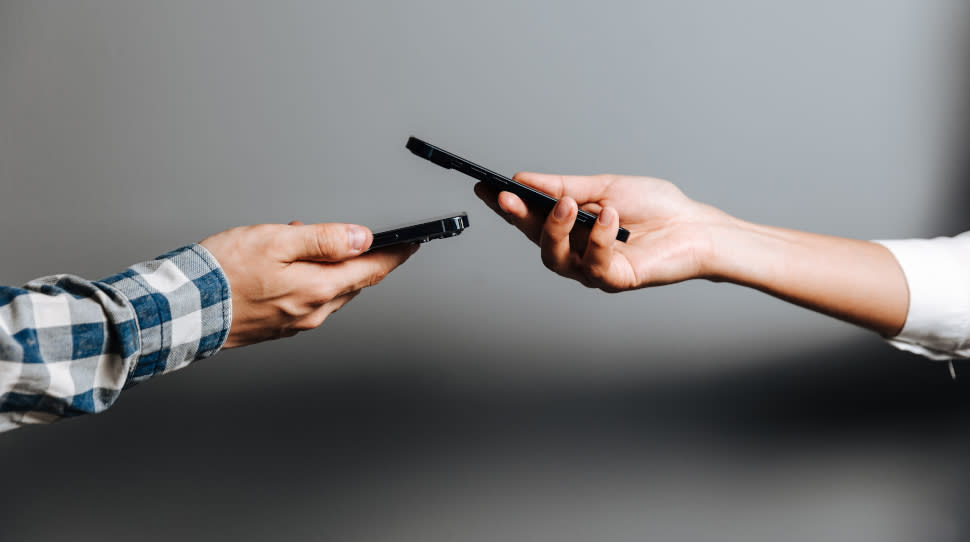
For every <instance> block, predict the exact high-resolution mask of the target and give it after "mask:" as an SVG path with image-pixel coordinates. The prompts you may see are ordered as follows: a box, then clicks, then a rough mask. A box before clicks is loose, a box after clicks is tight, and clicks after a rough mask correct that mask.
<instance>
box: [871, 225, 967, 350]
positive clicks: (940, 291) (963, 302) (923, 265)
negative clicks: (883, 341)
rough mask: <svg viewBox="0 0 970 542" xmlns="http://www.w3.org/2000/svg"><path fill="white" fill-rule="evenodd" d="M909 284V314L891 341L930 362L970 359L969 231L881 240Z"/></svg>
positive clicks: (897, 346) (894, 344)
mask: <svg viewBox="0 0 970 542" xmlns="http://www.w3.org/2000/svg"><path fill="white" fill-rule="evenodd" d="M876 242H877V243H880V244H882V245H883V246H885V247H886V248H888V249H889V251H890V252H891V253H892V254H893V256H894V257H895V258H896V261H897V262H899V266H900V267H901V268H902V270H903V274H904V275H905V276H906V283H907V285H908V286H909V311H908V313H907V315H906V323H905V324H904V325H903V329H902V331H900V333H899V335H897V336H895V337H893V338H891V339H889V343H890V344H892V345H893V346H895V347H896V348H899V349H901V350H906V351H909V352H914V353H917V354H920V355H923V356H926V357H928V358H930V359H936V360H947V359H953V358H967V357H970V232H968V233H964V234H961V235H959V236H956V237H939V238H936V239H904V240H893V241H876Z"/></svg>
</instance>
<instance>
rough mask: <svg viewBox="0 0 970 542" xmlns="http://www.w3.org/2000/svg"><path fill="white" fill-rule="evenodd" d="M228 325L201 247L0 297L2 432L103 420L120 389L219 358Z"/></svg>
mask: <svg viewBox="0 0 970 542" xmlns="http://www.w3.org/2000/svg"><path fill="white" fill-rule="evenodd" d="M231 322H232V303H231V296H230V291H229V282H228V281H227V279H226V276H225V274H224V273H223V272H222V268H221V267H220V266H219V263H218V262H217V261H216V259H215V258H214V257H213V256H212V255H211V254H210V253H209V251H207V250H206V249H205V248H203V247H202V246H201V245H189V246H186V247H182V248H180V249H178V250H175V251H173V252H170V253H168V254H164V255H162V256H159V257H158V258H156V259H155V260H151V261H148V262H143V263H140V264H136V265H133V266H131V267H130V268H128V269H127V270H126V271H124V272H122V273H119V274H117V275H113V276H111V277H108V278H106V279H103V280H100V281H88V280H85V279H82V278H79V277H75V276H71V275H55V276H51V277H45V278H42V279H37V280H34V281H31V282H30V283H28V284H27V285H25V286H24V287H23V288H10V287H0V431H4V430H7V429H12V428H15V427H18V426H20V425H23V424H28V423H49V422H53V421H56V420H59V419H61V418H65V417H71V416H77V415H80V414H87V413H96V412H101V411H103V410H105V409H107V408H108V407H110V406H111V405H112V404H113V403H114V402H115V400H116V399H117V398H118V395H119V394H120V392H121V390H122V389H124V388H128V387H131V386H133V385H135V384H137V383H139V382H142V381H144V380H147V379H149V378H151V377H152V376H155V375H157V374H163V373H167V372H171V371H174V370H176V369H180V368H182V367H185V366H186V365H188V364H189V363H191V362H192V361H194V360H198V359H202V358H206V357H209V356H211V355H213V354H215V353H216V352H218V351H219V349H220V348H221V347H222V344H223V343H224V342H225V339H226V336H227V335H228V333H229V326H230V323H231Z"/></svg>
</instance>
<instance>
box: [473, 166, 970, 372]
mask: <svg viewBox="0 0 970 542" xmlns="http://www.w3.org/2000/svg"><path fill="white" fill-rule="evenodd" d="M515 179H516V180H517V181H519V182H521V183H523V184H527V185H529V186H532V187H534V188H537V189H539V190H541V191H543V192H546V193H548V194H551V195H553V196H555V197H557V198H559V199H560V202H559V204H558V205H557V206H556V208H555V209H553V212H552V213H549V215H548V216H543V215H540V214H538V213H535V212H533V211H531V210H530V209H529V208H528V207H527V206H526V205H525V204H524V203H523V202H522V200H521V199H519V198H518V197H516V196H515V195H513V194H511V193H508V192H501V193H500V192H497V191H495V190H493V189H491V188H489V187H488V186H485V185H484V184H479V185H477V186H476V193H477V194H478V196H479V197H480V198H481V199H482V200H483V201H484V202H485V203H486V204H488V205H489V206H490V207H491V208H492V209H493V210H495V211H496V212H497V213H499V214H500V215H502V216H504V217H505V218H506V220H508V221H509V222H510V223H512V224H513V225H515V226H517V227H518V228H519V229H521V230H522V231H523V233H525V234H526V235H527V236H528V237H529V238H530V239H531V240H532V241H534V242H535V243H536V244H538V245H539V246H540V252H541V256H542V261H543V263H544V264H545V265H546V266H547V267H548V268H549V269H551V270H553V271H555V272H556V273H558V274H560V275H563V276H566V277H569V278H572V279H575V280H578V281H579V282H581V283H583V284H584V285H586V286H589V287H593V288H600V289H602V290H604V291H608V292H619V291H624V290H631V289H636V288H643V287H648V286H657V285H662V284H670V283H674V282H680V281H684V280H689V279H695V278H704V279H708V280H712V281H718V282H722V281H723V282H732V283H735V284H740V285H743V286H747V287H750V288H754V289H757V290H760V291H763V292H766V293H768V294H771V295H773V296H775V297H778V298H781V299H784V300H786V301H789V302H792V303H795V304H797V305H800V306H803V307H806V308H809V309H812V310H815V311H819V312H821V313H824V314H827V315H830V316H833V317H835V318H839V319H841V320H845V321H847V322H851V323H853V324H856V325H859V326H862V327H865V328H868V329H871V330H873V331H875V332H877V333H879V334H881V335H883V336H884V337H887V338H889V337H896V336H898V335H899V334H900V332H901V331H902V332H904V334H905V332H906V330H905V329H904V328H907V329H908V326H907V315H908V314H909V312H910V303H911V300H910V291H909V290H910V285H909V284H908V282H907V278H908V276H907V275H908V274H914V273H912V272H910V271H909V269H907V268H908V267H912V266H911V265H909V264H908V263H907V262H901V261H898V255H897V256H894V251H895V249H893V250H892V251H891V250H890V249H891V248H893V245H892V244H890V243H887V244H885V245H884V244H882V243H876V242H869V241H859V240H854V239H845V238H839V237H831V236H825V235H818V234H813V233H806V232H799V231H793V230H787V229H783V228H776V227H771V226H762V225H758V224H752V223H750V222H746V221H743V220H740V219H737V218H735V217H732V216H730V215H728V214H726V213H724V212H722V211H720V210H718V209H716V208H714V207H711V206H709V205H705V204H702V203H698V202H695V201H693V200H691V199H689V198H687V197H686V196H685V195H684V194H683V193H682V192H681V191H680V190H679V189H677V187H675V186H674V185H673V184H671V183H669V182H667V181H663V180H660V179H653V178H647V177H623V176H616V175H597V176H588V177H578V176H564V175H545V174H538V173H519V174H517V175H516V176H515ZM579 208H581V209H584V210H587V211H590V212H593V213H597V214H599V215H600V218H599V220H598V221H597V223H596V224H595V225H594V227H593V228H592V231H591V232H588V233H587V232H579V231H576V232H573V231H572V228H573V225H574V222H575V218H576V212H577V209H579ZM621 224H622V225H623V227H625V228H627V229H629V230H630V232H631V233H630V238H629V240H628V242H627V243H620V242H617V241H615V240H614V238H615V235H616V231H617V228H618V227H619V226H620V225H621ZM966 241H967V242H965V243H963V244H962V245H959V246H961V247H962V251H963V252H962V253H961V254H962V255H958V256H956V261H957V262H961V261H962V262H965V263H967V264H968V265H967V267H964V268H963V276H964V277H965V278H963V279H962V280H963V282H964V283H967V282H970V259H967V258H968V256H967V254H970V238H967V239H966ZM887 247H888V248H887ZM961 258H963V259H962V260H961ZM901 263H902V264H903V265H901ZM944 263H946V262H944ZM948 265H949V266H950V267H951V268H952V267H953V266H954V265H957V269H959V265H960V264H959V263H957V264H953V263H952V262H950V263H949V264H948ZM949 274H950V275H952V274H953V273H952V272H950V273H949ZM911 280H912V279H911ZM927 280H932V278H930V279H926V278H923V279H921V281H922V282H924V283H925V282H926V281H927ZM957 280H960V279H959V278H958V279H957ZM955 288H957V290H956V291H954V292H953V295H954V296H956V297H957V298H958V304H961V306H962V307H963V309H955V310H963V314H964V315H970V299H968V298H967V295H966V292H967V291H968V290H967V288H966V287H965V286H964V285H962V284H958V285H957V286H955ZM961 296H962V297H961ZM915 301H919V300H915ZM915 301H914V302H915ZM964 318H966V316H964ZM951 327H956V328H957V329H956V330H955V331H951V333H957V332H961V331H960V330H961V329H962V333H964V338H963V340H962V342H961V339H960V338H959V337H956V338H952V337H951V338H950V339H948V341H949V342H947V343H946V344H947V345H948V346H947V347H946V348H944V350H945V352H944V354H945V355H948V356H950V357H953V356H957V357H959V356H966V355H967V352H966V351H965V350H961V348H963V349H966V345H967V344H968V341H970V322H967V321H966V320H964V322H963V327H962V328H960V327H959V326H951ZM918 335H920V336H925V335H927V331H926V330H920V331H919V333H918ZM919 340H921V339H920V338H919V337H915V338H912V339H907V341H911V342H919ZM929 342H930V343H931V347H930V350H934V349H937V348H938V345H939V342H936V343H933V342H932V341H929ZM920 353H924V354H927V355H932V354H933V352H927V351H920ZM932 357H936V356H932Z"/></svg>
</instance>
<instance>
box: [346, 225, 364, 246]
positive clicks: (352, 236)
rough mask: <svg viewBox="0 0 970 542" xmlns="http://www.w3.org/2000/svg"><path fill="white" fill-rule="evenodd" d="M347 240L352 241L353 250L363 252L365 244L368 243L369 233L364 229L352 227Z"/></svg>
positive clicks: (349, 229)
mask: <svg viewBox="0 0 970 542" xmlns="http://www.w3.org/2000/svg"><path fill="white" fill-rule="evenodd" d="M347 238H348V240H349V241H350V249H351V250H361V249H363V248H364V242H365V241H367V233H366V232H365V231H364V229H363V228H360V227H357V226H351V227H350V228H348V229H347Z"/></svg>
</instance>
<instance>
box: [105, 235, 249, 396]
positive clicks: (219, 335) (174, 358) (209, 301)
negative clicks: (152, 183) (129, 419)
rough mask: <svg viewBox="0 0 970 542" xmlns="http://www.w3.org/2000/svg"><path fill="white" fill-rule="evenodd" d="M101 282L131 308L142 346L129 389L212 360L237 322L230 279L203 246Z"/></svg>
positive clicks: (130, 269) (166, 257)
mask: <svg viewBox="0 0 970 542" xmlns="http://www.w3.org/2000/svg"><path fill="white" fill-rule="evenodd" d="M101 282H104V283H107V284H109V285H111V286H112V287H114V288H115V289H117V290H118V291H119V292H120V293H121V294H123V295H124V296H125V297H126V298H127V299H128V300H129V301H130V302H131V305H132V308H133V309H134V312H135V321H136V324H137V326H138V336H139V339H140V348H139V356H138V360H137V361H136V362H135V363H134V364H133V365H132V369H131V373H130V374H129V375H128V381H127V384H126V387H127V386H131V385H133V384H137V383H138V382H141V381H144V380H147V379H149V378H151V377H153V376H155V375H158V374H164V373H168V372H171V371H175V370H177V369H181V368H182V367H185V366H187V365H188V364H190V363H191V362H193V361H195V360H198V359H203V358H207V357H209V356H212V355H213V354H215V353H216V352H218V351H219V349H220V348H222V345H223V343H225V341H226V337H227V336H228V335H229V326H230V324H231V323H232V296H231V293H230V290H229V281H228V280H227V279H226V275H225V273H223V271H222V268H221V267H220V265H219V262H218V261H216V259H215V257H214V256H213V255H212V254H211V253H210V252H209V251H208V250H206V249H205V248H204V247H203V246H202V245H198V244H193V245H188V246H185V247H182V248H179V249H177V250H174V251H172V252H169V253H167V254H163V255H161V256H159V257H158V258H156V259H154V260H151V261H148V262H143V263H139V264H136V265H133V266H131V267H129V268H128V269H127V270H126V271H124V272H122V273H119V274H118V275H114V276H112V277H109V278H107V279H104V280H102V281H101Z"/></svg>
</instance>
